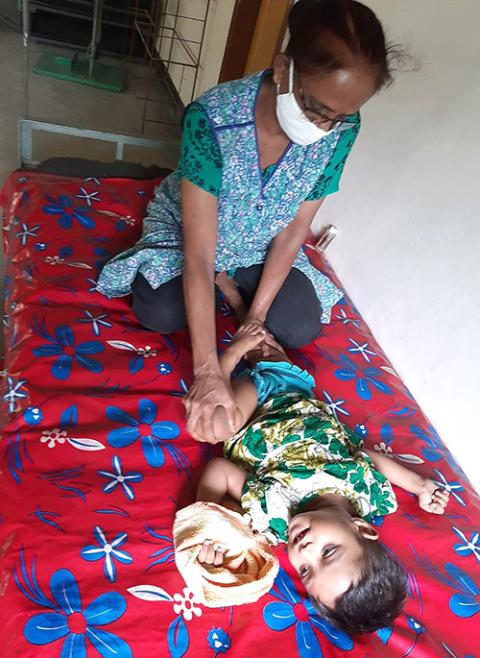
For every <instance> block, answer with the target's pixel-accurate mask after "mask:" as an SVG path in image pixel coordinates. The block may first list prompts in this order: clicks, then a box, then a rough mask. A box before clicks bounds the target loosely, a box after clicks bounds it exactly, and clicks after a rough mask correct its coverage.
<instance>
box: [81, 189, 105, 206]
mask: <svg viewBox="0 0 480 658" xmlns="http://www.w3.org/2000/svg"><path fill="white" fill-rule="evenodd" d="M98 194H99V193H98V191H97V190H95V191H94V192H87V190H86V189H85V188H84V187H81V188H80V194H75V196H76V197H77V199H81V200H82V201H85V203H86V204H87V206H89V207H91V205H92V203H93V202H97V203H98V202H99V201H101V199H100V197H99V196H98Z"/></svg>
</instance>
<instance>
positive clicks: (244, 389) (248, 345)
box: [213, 332, 264, 442]
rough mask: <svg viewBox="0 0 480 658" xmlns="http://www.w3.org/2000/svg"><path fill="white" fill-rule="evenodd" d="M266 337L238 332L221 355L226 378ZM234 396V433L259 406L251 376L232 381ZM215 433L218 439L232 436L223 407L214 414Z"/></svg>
mask: <svg viewBox="0 0 480 658" xmlns="http://www.w3.org/2000/svg"><path fill="white" fill-rule="evenodd" d="M263 338H264V332H261V333H257V334H252V333H248V332H240V333H237V335H236V336H235V338H234V340H233V341H232V343H231V345H230V346H229V347H228V348H227V349H226V350H225V352H224V353H223V354H222V355H221V356H220V368H221V369H222V373H223V376H224V377H225V379H226V380H228V379H230V377H231V374H232V372H233V371H234V369H235V368H236V366H237V365H238V363H239V361H240V360H241V359H242V358H243V357H244V356H245V354H246V353H247V352H248V351H249V350H250V349H252V348H253V347H255V346H256V345H258V344H259V342H260V341H262V340H263ZM231 386H232V391H233V397H234V400H235V403H236V405H237V408H238V411H239V413H238V416H237V419H236V423H235V430H234V432H233V433H235V432H238V430H239V429H240V428H241V427H243V426H244V425H245V423H246V422H247V420H248V419H249V418H250V416H251V415H252V414H253V412H254V411H255V409H256V407H257V402H258V395H257V388H256V386H255V384H254V383H253V382H252V380H251V379H250V377H239V378H238V379H234V380H233V381H232V383H231ZM213 433H214V435H215V438H216V440H217V441H219V442H220V441H226V440H227V439H229V438H230V437H231V436H232V431H231V430H230V428H229V424H228V421H227V416H226V414H225V411H224V409H223V408H222V407H217V409H215V412H214V415H213Z"/></svg>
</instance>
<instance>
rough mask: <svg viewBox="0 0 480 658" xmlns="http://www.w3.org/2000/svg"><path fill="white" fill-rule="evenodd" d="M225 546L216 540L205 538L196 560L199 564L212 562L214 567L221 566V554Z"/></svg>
mask: <svg viewBox="0 0 480 658" xmlns="http://www.w3.org/2000/svg"><path fill="white" fill-rule="evenodd" d="M224 553H225V548H224V547H223V546H222V545H221V544H219V543H218V542H213V541H212V540H211V539H206V540H205V541H204V542H203V545H202V548H201V549H200V553H199V554H198V557H197V560H198V561H199V562H200V564H213V566H214V567H221V566H222V564H223V555H224Z"/></svg>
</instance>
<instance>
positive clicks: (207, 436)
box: [183, 369, 240, 443]
mask: <svg viewBox="0 0 480 658" xmlns="http://www.w3.org/2000/svg"><path fill="white" fill-rule="evenodd" d="M183 403H184V405H185V409H186V412H187V431H188V432H189V433H190V434H191V435H192V436H193V438H194V439H196V440H197V441H206V442H207V443H218V440H217V438H216V437H215V433H214V431H213V415H214V412H215V409H216V408H217V407H223V409H224V411H225V414H226V416H227V422H228V424H229V426H230V429H231V431H232V434H234V433H235V428H236V427H237V426H238V418H239V416H240V411H239V410H238V407H237V405H236V403H235V401H234V399H233V392H232V389H231V388H230V385H229V384H227V383H226V382H225V380H224V378H223V376H222V374H221V372H220V371H219V370H217V369H214V370H212V369H208V370H207V369H200V370H199V372H198V373H197V374H196V376H195V380H194V382H193V385H192V387H191V388H190V390H189V392H188V393H187V395H186V396H185V398H184V399H183Z"/></svg>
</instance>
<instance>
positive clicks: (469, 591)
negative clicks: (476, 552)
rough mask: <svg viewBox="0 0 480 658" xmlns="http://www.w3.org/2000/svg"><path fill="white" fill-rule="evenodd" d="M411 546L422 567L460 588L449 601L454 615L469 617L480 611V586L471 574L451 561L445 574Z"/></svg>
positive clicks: (446, 583)
mask: <svg viewBox="0 0 480 658" xmlns="http://www.w3.org/2000/svg"><path fill="white" fill-rule="evenodd" d="M411 548H412V551H413V553H414V556H415V559H416V561H417V562H418V563H419V564H420V566H421V567H422V569H424V570H425V571H426V572H427V573H428V574H430V575H431V576H433V577H434V578H436V579H437V580H439V581H440V582H441V583H443V584H444V585H447V586H448V587H451V588H452V589H455V590H458V592H459V593H457V594H453V595H452V596H451V597H450V601H449V607H450V610H451V611H452V612H453V614H454V615H457V617H463V618H468V617H473V616H474V615H476V614H477V613H478V612H480V588H479V587H478V585H477V584H476V583H475V581H474V580H473V578H472V577H471V576H469V575H468V574H467V573H465V571H463V570H462V569H460V567H457V565H456V564H452V563H451V562H447V564H446V565H445V571H446V573H447V575H445V574H444V573H443V572H442V571H441V570H440V569H439V568H437V567H436V566H435V565H434V564H433V563H432V561H431V560H430V558H429V557H428V556H426V555H419V554H418V552H417V551H416V549H415V548H414V547H413V546H412V547H411Z"/></svg>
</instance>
